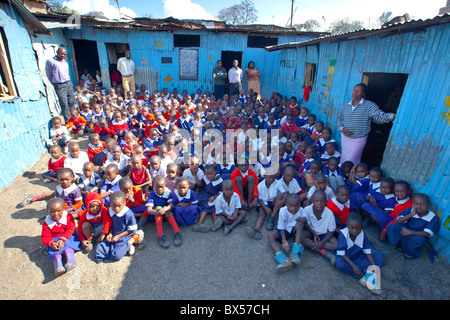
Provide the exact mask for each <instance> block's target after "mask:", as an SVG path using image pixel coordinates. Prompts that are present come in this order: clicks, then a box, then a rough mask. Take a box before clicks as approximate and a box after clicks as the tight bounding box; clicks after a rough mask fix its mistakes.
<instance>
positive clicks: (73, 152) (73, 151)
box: [64, 142, 89, 178]
mask: <svg viewBox="0 0 450 320" xmlns="http://www.w3.org/2000/svg"><path fill="white" fill-rule="evenodd" d="M85 162H89V157H88V155H87V153H86V152H85V151H81V150H80V145H79V144H78V142H71V143H69V155H68V156H67V157H66V159H65V160H64V168H69V169H72V171H73V173H74V174H75V176H76V178H78V177H79V176H81V175H82V174H83V165H84V163H85Z"/></svg>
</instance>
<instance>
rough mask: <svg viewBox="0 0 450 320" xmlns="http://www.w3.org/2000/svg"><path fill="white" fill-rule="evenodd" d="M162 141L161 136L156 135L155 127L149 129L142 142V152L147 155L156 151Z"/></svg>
mask: <svg viewBox="0 0 450 320" xmlns="http://www.w3.org/2000/svg"><path fill="white" fill-rule="evenodd" d="M163 143H164V140H163V139H162V137H159V136H158V130H156V128H152V129H150V132H149V136H148V137H147V138H146V139H145V140H144V141H143V142H142V147H143V148H144V153H145V154H147V155H148V156H149V157H151V156H154V155H155V154H157V153H158V149H159V147H160V146H161V145H162V144H163Z"/></svg>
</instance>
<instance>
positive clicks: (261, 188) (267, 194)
mask: <svg viewBox="0 0 450 320" xmlns="http://www.w3.org/2000/svg"><path fill="white" fill-rule="evenodd" d="M284 190H285V189H284V187H283V186H282V185H281V182H280V181H279V180H275V181H274V182H273V183H272V184H271V185H270V186H267V185H266V180H265V179H264V180H263V181H261V182H260V183H259V184H258V194H259V196H258V198H259V199H260V200H262V201H263V203H264V205H266V206H267V207H269V208H271V209H273V201H274V200H275V197H276V196H277V195H278V194H280V193H284V192H285V191H284Z"/></svg>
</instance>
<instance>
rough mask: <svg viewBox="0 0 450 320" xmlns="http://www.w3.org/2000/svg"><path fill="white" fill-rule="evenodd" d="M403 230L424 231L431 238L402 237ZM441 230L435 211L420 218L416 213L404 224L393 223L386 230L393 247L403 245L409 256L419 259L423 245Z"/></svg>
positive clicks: (401, 215)
mask: <svg viewBox="0 0 450 320" xmlns="http://www.w3.org/2000/svg"><path fill="white" fill-rule="evenodd" d="M411 211H412V208H409V209H406V210H404V211H403V212H401V213H400V214H399V215H398V217H397V220H398V219H399V218H401V217H404V216H407V215H408V214H410V213H411ZM403 228H406V229H409V230H412V231H423V232H426V233H428V235H429V236H428V237H424V236H417V235H410V236H402V235H401V234H400V232H401V230H402V229H403ZM439 228H440V223H439V218H438V216H437V215H436V214H435V213H434V212H433V211H428V214H426V215H425V216H423V217H419V215H418V214H417V213H416V214H415V215H414V216H412V217H411V218H410V219H409V220H407V221H405V222H404V223H403V224H399V223H398V222H395V223H391V224H390V225H389V226H388V227H387V229H386V234H387V236H388V238H389V242H390V243H391V245H393V246H395V245H401V247H402V248H403V250H404V252H405V253H406V254H407V255H409V256H412V257H419V256H420V254H421V253H422V247H423V245H424V244H425V243H427V242H428V241H429V239H430V238H431V237H433V236H434V235H435V234H436V233H437V232H438V231H439Z"/></svg>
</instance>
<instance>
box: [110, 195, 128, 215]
mask: <svg viewBox="0 0 450 320" xmlns="http://www.w3.org/2000/svg"><path fill="white" fill-rule="evenodd" d="M126 201H127V198H126V196H125V193H123V192H122V191H115V192H113V193H111V195H110V196H109V202H110V206H111V210H112V211H114V212H115V213H119V212H120V211H122V209H123V207H125V204H126Z"/></svg>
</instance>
